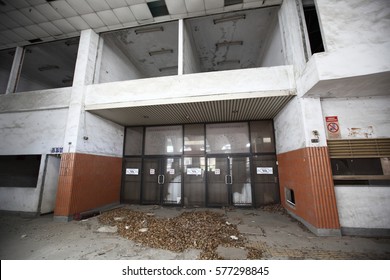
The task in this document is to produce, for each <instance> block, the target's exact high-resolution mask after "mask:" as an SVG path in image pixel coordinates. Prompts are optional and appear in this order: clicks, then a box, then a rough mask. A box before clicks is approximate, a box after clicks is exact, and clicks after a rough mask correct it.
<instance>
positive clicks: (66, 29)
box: [52, 19, 77, 33]
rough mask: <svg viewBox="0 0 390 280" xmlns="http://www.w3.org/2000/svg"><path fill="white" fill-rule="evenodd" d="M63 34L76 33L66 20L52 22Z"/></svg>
mask: <svg viewBox="0 0 390 280" xmlns="http://www.w3.org/2000/svg"><path fill="white" fill-rule="evenodd" d="M52 23H53V24H54V25H55V26H57V28H58V29H60V30H61V31H62V32H63V33H71V32H75V31H77V30H76V29H75V28H74V27H73V26H72V25H71V24H70V23H69V22H68V21H67V20H66V19H58V20H54V21H52Z"/></svg>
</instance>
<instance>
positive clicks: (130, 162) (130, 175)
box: [121, 158, 142, 203]
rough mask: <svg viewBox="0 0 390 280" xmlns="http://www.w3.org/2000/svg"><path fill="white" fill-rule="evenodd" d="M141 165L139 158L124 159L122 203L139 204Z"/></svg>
mask: <svg viewBox="0 0 390 280" xmlns="http://www.w3.org/2000/svg"><path fill="white" fill-rule="evenodd" d="M141 164H142V160H141V159H140V158H127V159H125V170H124V176H125V179H124V186H123V190H122V197H121V200H122V201H126V202H132V203H139V202H140V197H141V195H140V194H141Z"/></svg>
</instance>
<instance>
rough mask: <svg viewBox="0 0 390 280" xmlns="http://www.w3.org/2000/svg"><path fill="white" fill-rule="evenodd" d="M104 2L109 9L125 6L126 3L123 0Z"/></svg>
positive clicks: (107, 0)
mask: <svg viewBox="0 0 390 280" xmlns="http://www.w3.org/2000/svg"><path fill="white" fill-rule="evenodd" d="M106 2H107V4H108V5H109V6H110V8H111V9H116V8H121V7H127V3H126V1H125V0H106Z"/></svg>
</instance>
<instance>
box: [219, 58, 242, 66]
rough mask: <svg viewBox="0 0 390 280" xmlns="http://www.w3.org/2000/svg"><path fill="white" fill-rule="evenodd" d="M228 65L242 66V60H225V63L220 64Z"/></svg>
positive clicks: (220, 63)
mask: <svg viewBox="0 0 390 280" xmlns="http://www.w3.org/2000/svg"><path fill="white" fill-rule="evenodd" d="M226 64H240V60H239V59H233V60H224V61H220V62H218V65H226Z"/></svg>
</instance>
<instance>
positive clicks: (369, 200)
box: [335, 185, 390, 229]
mask: <svg viewBox="0 0 390 280" xmlns="http://www.w3.org/2000/svg"><path fill="white" fill-rule="evenodd" d="M335 193H336V201H337V209H338V212H339V219H340V226H341V227H347V228H365V229H375V228H378V229H390V218H389V217H390V186H337V185H336V186H335Z"/></svg>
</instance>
